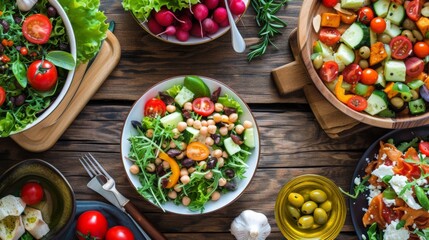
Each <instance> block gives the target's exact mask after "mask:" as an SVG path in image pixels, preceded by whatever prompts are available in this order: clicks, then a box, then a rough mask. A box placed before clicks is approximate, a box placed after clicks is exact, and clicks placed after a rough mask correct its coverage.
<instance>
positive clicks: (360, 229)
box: [349, 125, 429, 239]
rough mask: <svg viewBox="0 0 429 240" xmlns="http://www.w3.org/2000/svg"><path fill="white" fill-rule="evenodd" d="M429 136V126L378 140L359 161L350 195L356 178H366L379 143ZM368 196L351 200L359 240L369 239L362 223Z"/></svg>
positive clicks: (400, 132) (398, 131)
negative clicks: (369, 163) (369, 161)
mask: <svg viewBox="0 0 429 240" xmlns="http://www.w3.org/2000/svg"><path fill="white" fill-rule="evenodd" d="M427 136H429V125H426V126H422V127H417V128H410V129H398V130H394V131H391V132H389V133H387V134H386V135H384V136H382V137H381V138H379V139H378V140H376V141H375V142H374V143H373V144H372V145H371V146H370V147H369V148H368V149H367V150H366V151H365V153H364V154H363V156H362V158H361V159H360V160H359V162H358V164H357V166H356V169H355V172H354V174H353V178H352V181H351V185H350V193H351V194H352V195H353V194H354V191H353V190H354V187H355V184H354V179H355V178H356V177H360V178H361V179H362V177H363V176H365V167H366V166H367V164H368V162H367V161H368V160H373V159H374V156H375V154H377V153H378V149H379V147H380V145H379V143H380V141H387V140H388V139H390V138H392V139H393V140H394V142H395V144H398V143H401V142H406V141H410V140H412V139H413V138H415V137H422V138H427ZM367 195H368V192H365V193H364V194H360V195H359V196H358V197H357V199H352V198H349V205H350V214H351V217H352V221H353V226H354V228H355V231H356V234H357V236H358V238H359V239H363V237H362V236H365V237H366V238H368V235H367V234H366V232H367V230H368V229H367V228H365V227H364V226H363V223H362V217H363V215H364V214H365V212H364V211H363V210H362V209H363V208H365V209H367V208H368V200H367V199H366V196H367Z"/></svg>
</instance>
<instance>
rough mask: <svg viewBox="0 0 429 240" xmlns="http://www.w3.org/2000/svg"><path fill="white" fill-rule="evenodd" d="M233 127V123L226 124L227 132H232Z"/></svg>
mask: <svg viewBox="0 0 429 240" xmlns="http://www.w3.org/2000/svg"><path fill="white" fill-rule="evenodd" d="M234 127H235V124H234V123H230V124H228V126H227V128H228V130H229V131H232V129H234Z"/></svg>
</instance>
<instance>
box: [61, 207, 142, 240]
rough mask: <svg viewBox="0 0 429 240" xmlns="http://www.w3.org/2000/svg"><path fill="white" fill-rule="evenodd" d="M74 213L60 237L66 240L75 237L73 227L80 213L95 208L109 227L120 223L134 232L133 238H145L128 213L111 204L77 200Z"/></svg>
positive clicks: (71, 239) (74, 227)
mask: <svg viewBox="0 0 429 240" xmlns="http://www.w3.org/2000/svg"><path fill="white" fill-rule="evenodd" d="M76 207H77V209H76V215H75V217H74V219H73V222H72V224H71V225H70V227H69V229H68V231H66V232H65V233H64V235H63V236H62V238H61V239H67V240H74V239H77V238H76V235H75V229H76V221H77V219H78V217H79V216H80V214H81V213H83V212H85V211H88V210H97V211H100V212H101V213H103V215H104V216H106V218H107V221H108V222H109V228H111V227H113V226H116V225H122V226H126V227H128V228H129V229H130V230H131V231H132V232H133V234H134V238H135V239H138V240H145V239H147V238H145V237H144V236H143V234H142V233H140V231H139V230H138V229H137V227H136V226H135V225H134V223H133V221H132V220H131V218H130V217H128V215H126V214H125V213H124V212H122V211H121V210H119V209H118V208H116V207H115V206H113V205H110V204H107V203H104V202H99V201H77V202H76Z"/></svg>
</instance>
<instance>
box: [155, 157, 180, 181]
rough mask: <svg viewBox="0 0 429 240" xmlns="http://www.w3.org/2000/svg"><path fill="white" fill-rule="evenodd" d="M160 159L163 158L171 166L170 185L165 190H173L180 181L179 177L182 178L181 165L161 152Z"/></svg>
mask: <svg viewBox="0 0 429 240" xmlns="http://www.w3.org/2000/svg"><path fill="white" fill-rule="evenodd" d="M159 158H161V159H162V160H164V161H167V162H168V163H169V164H170V169H171V175H170V177H169V178H168V184H167V186H165V188H172V187H174V185H176V183H177V182H178V181H179V177H180V167H179V164H177V162H176V160H174V159H173V158H171V157H170V156H168V154H166V153H165V152H160V153H159Z"/></svg>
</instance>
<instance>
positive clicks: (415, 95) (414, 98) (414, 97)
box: [410, 89, 420, 100]
mask: <svg viewBox="0 0 429 240" xmlns="http://www.w3.org/2000/svg"><path fill="white" fill-rule="evenodd" d="M410 92H411V96H412V97H411V98H412V99H413V100H416V99H418V98H419V97H420V96H419V92H417V91H416V90H414V89H411V90H410Z"/></svg>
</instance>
